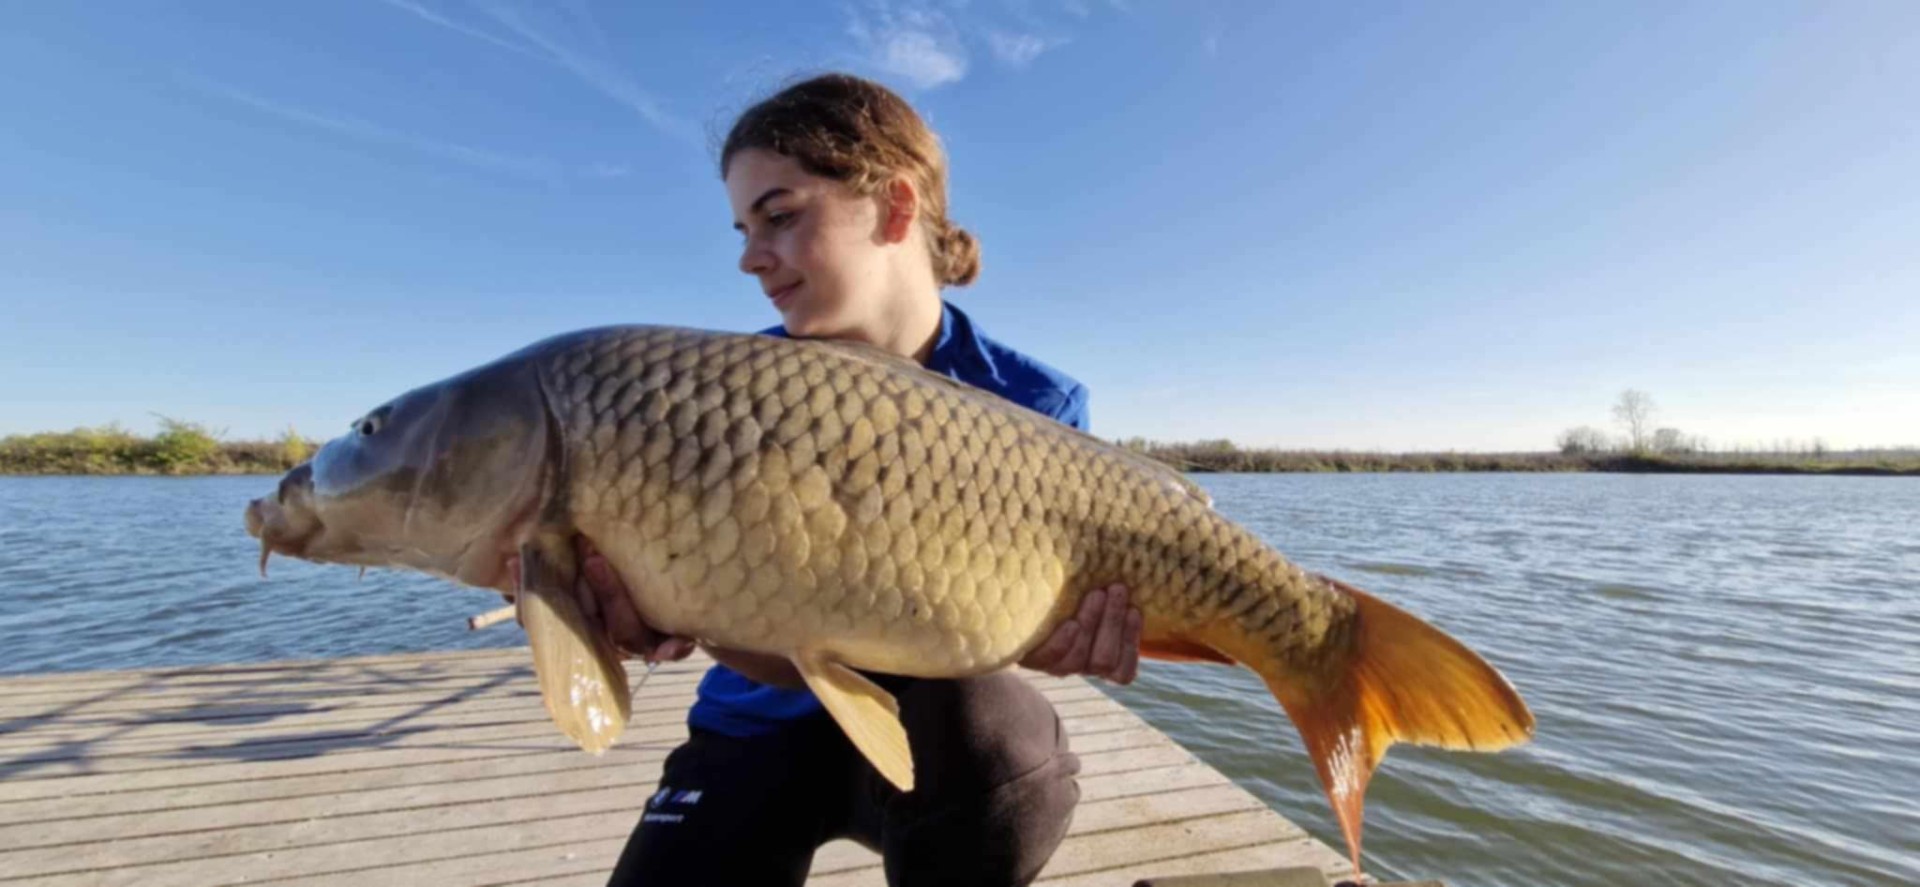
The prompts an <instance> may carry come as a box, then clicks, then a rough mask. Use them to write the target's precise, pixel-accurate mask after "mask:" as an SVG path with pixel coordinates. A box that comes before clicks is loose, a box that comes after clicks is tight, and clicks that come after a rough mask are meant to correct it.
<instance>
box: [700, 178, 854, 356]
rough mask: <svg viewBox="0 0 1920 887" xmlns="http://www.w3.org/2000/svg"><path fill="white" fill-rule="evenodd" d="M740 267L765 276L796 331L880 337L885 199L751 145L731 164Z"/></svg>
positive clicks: (767, 289)
mask: <svg viewBox="0 0 1920 887" xmlns="http://www.w3.org/2000/svg"><path fill="white" fill-rule="evenodd" d="M726 181H727V201H728V202H729V203H731V204H732V205H733V227H734V229H735V230H738V231H740V232H741V234H743V235H744V236H745V238H746V240H745V243H744V244H743V245H742V247H741V251H740V270H741V271H744V272H746V273H748V274H751V275H753V276H754V277H756V278H758V279H759V281H760V290H761V292H764V293H766V295H767V298H769V299H771V300H772V301H773V307H774V309H775V310H777V311H779V312H780V318H781V320H782V321H784V322H785V325H786V328H787V332H788V333H789V334H790V335H794V336H799V337H805V338H834V339H862V340H870V339H872V338H873V333H872V331H873V330H874V329H876V328H877V324H878V323H879V321H880V318H881V314H882V311H881V309H882V307H883V306H882V302H883V300H884V298H885V295H886V293H887V292H888V287H887V279H888V266H887V262H888V258H889V256H888V253H889V250H888V247H889V246H890V245H892V244H890V243H889V238H887V237H886V236H885V235H886V231H885V230H884V227H885V226H884V224H883V221H884V220H883V219H882V218H881V201H880V200H879V199H877V198H873V197H862V196H860V195H858V194H855V193H854V192H853V191H852V190H850V189H848V188H847V186H846V185H843V184H841V183H839V182H836V181H833V180H831V179H825V178H821V177H819V176H815V175H812V174H810V173H808V172H806V171H805V170H803V169H801V168H800V165H799V164H798V163H796V162H794V160H793V159H792V158H790V157H785V156H782V155H779V154H775V153H773V152H771V151H765V150H760V149H748V150H744V151H741V152H740V153H738V154H735V155H734V156H733V160H732V162H731V163H730V164H729V166H728V169H727V180H726Z"/></svg>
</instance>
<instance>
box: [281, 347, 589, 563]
mask: <svg viewBox="0 0 1920 887" xmlns="http://www.w3.org/2000/svg"><path fill="white" fill-rule="evenodd" d="M555 437H556V426H555V424H554V422H553V419H552V418H551V416H550V414H549V412H548V410H547V407H546V400H545V398H544V397H543V396H542V394H541V389H540V385H539V381H538V378H537V376H536V374H535V372H534V371H533V370H532V368H531V367H529V366H527V365H526V364H525V363H524V362H514V361H503V362H501V363H499V364H494V365H489V366H486V367H482V368H480V369H477V370H474V371H471V372H468V373H464V374H462V375H459V376H455V377H453V378H451V379H447V380H445V381H442V382H439V383H436V384H433V385H428V386H425V387H422V388H417V389H414V390H413V391H409V392H407V393H406V394H402V395H400V396H399V397H396V398H394V399H393V400H390V401H388V402H386V403H384V404H381V405H380V406H378V407H375V408H374V409H372V410H370V411H368V412H367V413H366V414H365V415H363V416H361V417H360V418H359V419H356V420H354V422H353V425H352V427H351V428H350V429H349V430H348V432H347V433H346V434H343V435H341V436H340V437H337V438H335V439H333V440H331V441H328V442H327V444H326V445H325V446H323V447H321V448H320V450H319V451H318V452H316V453H315V454H314V455H313V458H312V459H311V460H309V461H308V462H306V463H305V464H302V465H299V466H297V467H295V468H294V469H293V470H291V471H289V472H287V474H286V476H285V477H283V478H281V480H280V485H279V487H278V488H277V489H276V490H275V491H274V492H273V494H272V495H269V496H263V497H261V498H259V499H255V500H253V501H252V502H251V503H249V504H248V505H247V511H246V524H247V532H248V533H249V534H251V535H252V536H254V537H256V538H258V539H259V540H260V542H261V553H260V566H261V571H262V572H263V573H264V572H265V570H266V563H267V558H268V557H269V556H270V555H272V554H285V555H290V556H292V557H297V558H301V559H303V560H310V561H320V562H324V563H339V564H353V565H358V566H362V567H402V568H407V569H413V570H419V571H421V572H425V573H430V574H433V575H437V576H442V577H445V578H449V579H453V580H455V581H457V582H462V583H465V584H469V585H476V586H481V587H487V588H503V589H504V588H509V587H511V581H510V578H509V577H507V576H505V575H503V572H502V571H503V570H504V565H505V558H506V556H507V555H509V554H511V553H513V552H515V551H517V550H518V547H519V545H520V544H521V543H522V542H523V541H525V539H526V538H527V537H528V536H529V535H530V534H531V530H532V527H533V525H534V524H535V522H536V520H537V519H538V517H539V516H540V515H541V513H542V511H543V508H542V506H543V505H544V504H545V503H547V502H549V501H551V498H552V497H551V496H550V495H549V493H550V490H551V489H552V479H553V477H554V475H555V470H554V466H553V465H552V464H550V460H551V459H553V458H557V455H558V447H557V445H555V444H554V443H553V441H554V439H555Z"/></svg>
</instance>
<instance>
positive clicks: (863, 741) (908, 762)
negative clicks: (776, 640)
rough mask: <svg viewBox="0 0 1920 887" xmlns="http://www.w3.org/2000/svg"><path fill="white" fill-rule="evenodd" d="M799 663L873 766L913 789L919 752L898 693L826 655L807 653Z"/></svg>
mask: <svg viewBox="0 0 1920 887" xmlns="http://www.w3.org/2000/svg"><path fill="white" fill-rule="evenodd" d="M793 664H794V665H795V666H796V667H797V668H799V669H800V676H801V677H803V678H805V679H806V681H807V689H809V690H812V691H813V695H815V696H818V697H820V702H821V704H822V705H825V706H826V707H827V713H828V714H831V715H833V719H834V721H835V722H837V723H838V724H839V725H840V729H841V730H843V731H845V732H846V734H847V738H848V739H851V740H853V747H854V748H857V749H859V750H860V753H861V754H863V755H865V756H866V757H867V762H868V763H870V764H872V765H873V768H874V769H875V770H878V771H880V775H882V776H885V777H886V778H887V781H888V782H891V783H893V784H894V786H895V787H896V788H898V789H900V790H901V791H903V792H910V791H913V754H912V752H911V751H910V750H909V749H908V747H907V728H906V727H905V726H904V725H902V724H901V723H900V703H899V702H897V701H895V700H894V698H893V694H891V693H888V692H887V691H886V690H884V689H882V688H881V687H880V685H879V684H876V683H874V682H873V681H870V680H868V679H867V677H866V676H865V675H863V674H861V673H859V672H857V671H854V670H853V669H851V668H848V667H846V666H844V665H841V664H840V663H838V662H835V661H833V660H832V659H829V658H827V657H825V656H820V655H805V654H803V655H800V656H796V657H794V661H793Z"/></svg>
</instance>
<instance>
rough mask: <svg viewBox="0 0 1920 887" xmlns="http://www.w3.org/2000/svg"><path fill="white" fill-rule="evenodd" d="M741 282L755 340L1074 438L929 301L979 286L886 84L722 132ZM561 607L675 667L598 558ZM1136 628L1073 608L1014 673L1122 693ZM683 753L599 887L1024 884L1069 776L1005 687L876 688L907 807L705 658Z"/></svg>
mask: <svg viewBox="0 0 1920 887" xmlns="http://www.w3.org/2000/svg"><path fill="white" fill-rule="evenodd" d="M720 173H721V177H722V178H723V179H724V180H725V182H726V186H727V199H728V201H729V202H730V203H731V204H732V208H733V218H734V228H735V229H737V230H738V231H740V233H741V234H742V236H743V237H744V238H745V241H744V245H743V247H742V250H741V254H740V270H741V271H743V272H745V273H747V274H749V275H752V276H753V277H754V278H755V279H756V280H757V281H758V283H759V285H760V289H761V291H762V292H763V293H765V294H766V297H767V298H768V299H769V300H770V301H771V302H772V305H773V308H774V310H776V311H778V312H779V314H780V319H781V322H782V323H781V326H779V327H775V328H773V329H769V330H767V331H766V333H767V334H769V335H784V336H794V337H809V338H833V339H851V340H857V341H861V342H866V343H868V344H871V345H875V346H878V347H880V348H884V349H887V350H889V351H892V352H895V353H897V354H900V355H904V356H908V357H911V358H913V359H914V360H916V361H919V362H920V363H921V364H922V365H924V366H926V367H927V368H928V369H930V370H933V371H934V372H938V373H943V374H945V375H948V376H951V377H953V378H955V379H958V380H960V381H963V382H967V383H970V384H973V385H976V386H978V387H981V388H984V389H986V390H988V391H992V392H994V393H995V394H999V395H1001V396H1003V397H1006V398H1007V399H1009V400H1012V401H1014V402H1015V403H1019V404H1021V405H1023V406H1027V407H1030V408H1032V409H1035V410H1037V411H1039V412H1042V413H1045V414H1046V415H1049V416H1052V417H1054V418H1055V419H1058V420H1060V421H1062V422H1067V423H1069V424H1072V425H1075V426H1078V427H1082V428H1084V427H1085V426H1086V421H1087V408H1086V397H1087V392H1086V388H1085V387H1084V386H1082V385H1080V384H1079V383H1078V382H1075V381H1074V380H1073V379H1071V378H1069V377H1068V376H1066V375H1065V374H1063V373H1061V372H1059V371H1058V370H1054V369H1052V368H1050V367H1048V366H1046V365H1045V364H1043V363H1040V362H1039V361H1037V360H1034V359H1033V358H1031V357H1028V356H1026V355H1024V354H1021V353H1020V352H1018V351H1015V350H1013V349H1012V348H1009V347H1007V346H1006V345H1003V344H1001V343H1000V342H998V341H996V340H994V339H992V338H989V337H988V336H987V335H986V334H985V333H984V332H983V331H982V330H981V329H980V328H979V327H978V326H977V325H975V324H974V322H973V320H972V319H971V318H969V317H968V316H967V315H966V314H965V313H963V312H961V311H960V310H959V309H957V308H954V307H953V306H952V305H949V304H947V303H946V302H944V301H943V300H942V299H941V296H940V289H941V287H943V286H949V285H951V286H964V285H966V284H967V283H969V282H971V281H972V280H973V279H974V277H975V276H976V275H977V274H978V273H979V270H980V248H979V246H978V244H977V243H976V242H975V241H974V239H973V237H972V235H970V234H968V233H967V232H966V231H963V230H961V229H960V228H959V227H958V226H956V225H954V224H953V222H952V221H950V220H949V219H948V218H947V213H946V209H947V183H946V160H945V157H944V156H943V154H942V152H941V149H940V145H939V142H938V140H937V139H936V138H935V137H934V135H933V133H932V132H931V131H930V130H929V129H928V128H927V127H926V125H925V123H923V122H922V121H921V119H920V117H919V116H918V115H917V114H915V113H914V111H913V109H912V107H911V106H909V105H908V104H907V103H906V102H905V101H904V100H902V99H901V98H900V97H899V96H897V95H895V94H894V93H892V92H890V91H888V90H887V89H886V88H885V87H883V86H880V85H878V84H875V83H872V82H870V81H866V80H862V79H860V78H857V77H851V76H846V75H839V74H833V75H827V76H823V77H817V78H814V79H812V80H807V81H805V82H802V83H799V84H796V85H794V86H792V87H789V88H787V89H785V90H783V91H781V92H780V93H778V94H776V95H774V96H773V97H771V98H769V99H767V100H765V101H763V102H761V103H759V104H758V105H755V106H754V107H752V108H750V109H748V110H747V112H746V113H745V114H743V115H741V117H740V119H739V120H738V121H737V122H736V123H735V124H734V127H733V130H732V132H731V133H730V134H729V135H728V136H727V141H726V144H725V146H724V148H723V149H722V151H721V156H720ZM583 554H584V561H585V569H584V571H583V572H584V573H585V580H584V586H585V587H583V588H582V589H581V591H580V593H581V594H582V595H583V596H585V597H586V598H587V599H588V600H587V601H586V603H587V605H588V609H589V611H590V612H592V611H598V612H599V613H600V614H601V618H602V620H603V621H604V623H605V626H606V629H607V631H608V633H609V635H610V636H611V637H612V639H613V640H614V642H615V643H616V644H617V645H618V646H620V647H621V648H622V649H624V650H627V651H629V652H631V653H634V654H638V655H643V656H645V657H647V658H648V659H650V660H660V659H677V658H680V657H683V656H686V655H687V654H688V653H690V652H691V651H692V649H693V644H692V641H691V640H689V639H686V638H675V637H664V636H661V635H659V634H658V633H656V632H654V631H652V630H651V629H649V628H648V627H647V626H645V625H644V624H642V623H641V622H640V620H639V618H638V616H637V615H636V614H635V612H634V610H633V607H632V604H631V603H629V599H628V597H627V595H626V589H625V588H624V587H623V586H622V585H621V583H620V580H619V577H617V576H615V575H613V573H612V571H611V570H610V569H608V567H607V564H606V561H605V559H604V558H601V557H599V556H598V555H597V554H595V553H593V552H591V551H584V552H583ZM1139 638H1140V613H1139V611H1138V610H1136V609H1133V608H1131V607H1130V606H1129V605H1128V602H1127V592H1126V589H1124V588H1120V587H1117V586H1116V587H1114V588H1110V589H1102V590H1099V591H1096V592H1094V593H1092V594H1088V595H1087V596H1086V597H1085V598H1084V600H1083V603H1082V606H1081V608H1080V611H1079V612H1078V614H1077V617H1076V618H1075V619H1073V620H1070V621H1068V622H1065V623H1063V624H1062V625H1061V626H1060V627H1059V628H1058V629H1056V630H1055V631H1054V633H1053V634H1052V635H1051V636H1050V637H1049V638H1048V639H1047V641H1046V642H1044V643H1043V644H1042V645H1041V646H1040V647H1039V648H1038V649H1036V651H1035V652H1034V653H1033V654H1031V655H1030V656H1028V658H1027V659H1026V660H1025V661H1023V663H1022V664H1023V665H1026V666H1028V667H1030V668H1037V669H1040V670H1043V671H1048V672H1051V673H1053V674H1093V675H1099V676H1101V677H1104V678H1107V679H1108V680H1113V681H1117V682H1120V683H1126V682H1129V681H1131V680H1132V679H1133V676H1134V674H1135V672H1136V670H1137V669H1138V665H1139ZM710 652H711V653H712V655H713V656H714V658H715V659H716V660H718V661H719V662H721V663H722V664H721V665H718V666H716V667H714V668H713V669H712V670H711V671H709V672H708V673H707V675H706V677H705V678H704V679H703V680H702V681H701V683H700V689H699V693H698V699H697V701H696V702H695V703H694V706H693V709H692V710H691V712H690V713H689V715H688V727H689V732H690V734H691V736H690V738H689V739H688V741H687V742H686V744H684V745H682V746H680V747H679V748H678V749H676V750H674V752H673V753H672V755H671V756H669V757H668V758H667V762H666V766H665V769H664V771H663V773H662V776H661V779H660V786H659V790H658V791H657V792H655V793H654V795H653V796H652V798H651V799H650V800H648V802H647V807H646V810H645V812H644V813H643V814H642V816H641V820H640V824H639V825H638V826H637V827H636V828H635V829H634V832H633V836H632V838H631V839H629V841H628V843H627V847H626V850H625V851H624V852H623V853H622V854H621V857H620V861H619V863H618V865H617V867H616V868H615V870H614V873H613V877H612V880H611V883H612V884H614V885H641V884H649V885H674V884H730V885H774V884H778V885H799V884H801V883H802V882H804V881H805V880H806V876H807V871H808V868H809V867H810V865H811V862H812V859H813V853H814V850H815V849H816V848H818V847H819V846H820V845H821V844H822V843H825V842H826V841H829V840H832V839H835V838H841V837H846V838H852V839H854V840H856V841H859V842H860V843H863V844H865V845H867V846H869V847H872V848H874V849H875V850H878V851H880V853H881V854H882V856H883V858H884V859H885V865H886V872H887V879H888V881H889V882H890V883H892V884H896V885H898V884H913V885H932V884H955V885H960V884H965V885H971V887H980V885H997V884H1025V883H1027V882H1029V881H1031V880H1032V879H1033V878H1034V876H1035V875H1037V874H1038V873H1039V871H1040V867H1041V866H1042V865H1044V864H1045V863H1046V861H1047V858H1048V857H1049V856H1051V855H1052V853H1053V851H1054V848H1055V847H1057V846H1058V845H1059V843H1060V840H1061V838H1063V837H1064V836H1065V834H1066V829H1067V822H1068V820H1069V818H1070V817H1071V814H1072V810H1073V806H1074V804H1075V802H1076V801H1077V800H1078V799H1079V788H1078V786H1077V785H1076V784H1075V782H1074V775H1075V773H1077V772H1078V770H1079V762H1078V759H1076V758H1075V757H1074V756H1073V754H1072V753H1071V752H1069V751H1068V749H1067V742H1066V734H1065V731H1064V730H1063V729H1062V728H1061V726H1060V721H1059V718H1058V717H1057V716H1056V715H1055V713H1054V711H1053V708H1052V706H1051V705H1049V704H1048V703H1047V701H1046V700H1045V699H1044V698H1042V697H1041V696H1040V694H1039V693H1037V692H1036V691H1034V690H1033V689H1032V687H1030V686H1029V685H1028V684H1027V683H1026V681H1025V680H1023V679H1022V678H1020V677H1019V676H1017V675H1013V674H1007V673H1001V674H994V675H987V676H983V677H978V678H967V679H962V680H953V681H934V680H908V679H900V678H888V677H885V676H882V677H879V678H878V679H879V680H880V681H881V682H882V683H883V684H885V685H886V686H887V687H888V689H889V690H891V691H893V693H894V695H895V696H896V698H898V700H899V702H900V709H901V712H900V714H901V721H902V722H903V723H904V724H905V725H906V728H907V735H908V736H909V737H910V740H911V743H912V748H913V763H914V772H915V776H916V783H917V784H916V788H915V789H914V791H913V792H911V793H907V794H902V793H900V792H898V791H896V790H894V789H893V788H892V786H891V785H889V784H888V783H887V781H886V780H885V779H884V778H882V777H881V776H880V775H879V774H878V773H876V772H875V771H874V770H873V769H872V768H871V767H870V766H869V765H868V764H867V763H866V761H865V759H863V758H862V757H861V756H860V754H859V753H858V752H857V751H855V750H854V749H853V747H852V745H851V744H850V743H849V742H848V741H847V740H846V738H845V737H844V736H843V735H842V734H841V732H840V730H839V728H838V727H837V726H836V725H835V723H834V722H833V720H832V719H831V718H830V717H829V716H828V715H827V714H826V713H825V711H824V710H823V709H822V708H821V706H820V703H819V701H818V700H816V699H815V698H814V697H813V695H812V694H810V693H808V692H807V691H806V689H805V688H804V685H803V684H802V682H801V681H800V678H799V675H798V674H797V673H796V672H794V670H793V669H792V667H791V666H790V665H789V664H788V663H787V662H786V661H785V660H782V659H777V658H768V657H763V656H756V655H752V654H748V653H743V652H739V651H729V650H724V649H713V650H711V651H710Z"/></svg>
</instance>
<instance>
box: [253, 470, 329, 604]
mask: <svg viewBox="0 0 1920 887" xmlns="http://www.w3.org/2000/svg"><path fill="white" fill-rule="evenodd" d="M312 494H313V468H312V466H310V465H301V466H299V467H297V468H295V469H294V470H292V471H290V472H287V476H286V477H285V478H283V479H281V481H280V487H279V489H277V490H275V491H274V494H273V495H271V496H262V497H260V498H258V499H255V500H253V501H252V502H248V503H247V512H246V523H247V535H249V536H252V537H254V538H255V539H258V540H260V575H261V576H263V577H264V576H266V575H267V560H268V559H269V558H271V557H272V556H273V555H274V554H276V553H278V554H284V555H288V556H290V557H305V556H306V552H307V543H308V542H310V541H311V540H312V539H313V537H314V536H316V535H318V534H319V532H320V521H319V518H318V517H317V516H316V515H314V513H313V509H312V508H311V507H309V505H308V503H309V502H310V501H311V499H312Z"/></svg>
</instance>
